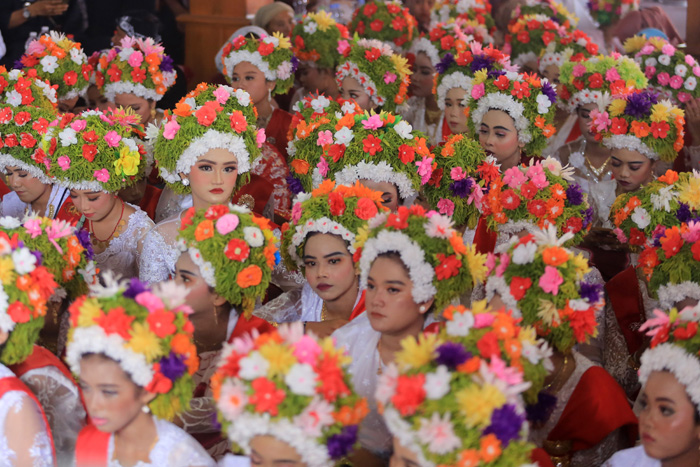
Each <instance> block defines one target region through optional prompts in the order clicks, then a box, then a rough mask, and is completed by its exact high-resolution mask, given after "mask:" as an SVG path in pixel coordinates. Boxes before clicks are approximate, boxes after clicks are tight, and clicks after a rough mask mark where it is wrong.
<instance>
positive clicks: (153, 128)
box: [146, 123, 160, 142]
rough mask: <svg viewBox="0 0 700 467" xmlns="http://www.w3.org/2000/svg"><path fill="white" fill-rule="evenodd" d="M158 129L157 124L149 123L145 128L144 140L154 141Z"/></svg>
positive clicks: (156, 137)
mask: <svg viewBox="0 0 700 467" xmlns="http://www.w3.org/2000/svg"><path fill="white" fill-rule="evenodd" d="M159 129H160V127H158V126H157V125H155V124H153V123H149V124H148V127H147V128H146V140H147V141H153V142H155V140H157V139H158V132H159V131H158V130H159Z"/></svg>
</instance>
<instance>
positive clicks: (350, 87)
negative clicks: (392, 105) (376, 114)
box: [340, 76, 377, 110]
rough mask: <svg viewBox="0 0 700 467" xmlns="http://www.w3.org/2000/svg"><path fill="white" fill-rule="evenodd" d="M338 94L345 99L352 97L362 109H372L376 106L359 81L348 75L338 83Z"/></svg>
mask: <svg viewBox="0 0 700 467" xmlns="http://www.w3.org/2000/svg"><path fill="white" fill-rule="evenodd" d="M340 95H341V97H342V98H343V99H346V100H347V99H354V100H355V102H357V105H359V106H360V107H361V108H362V110H372V109H374V108H376V107H377V106H376V105H374V102H372V99H371V98H370V97H369V94H367V91H365V88H363V87H362V86H361V85H360V82H359V81H357V80H356V79H355V78H351V77H350V76H348V77H346V78H344V79H343V81H342V82H341V83H340Z"/></svg>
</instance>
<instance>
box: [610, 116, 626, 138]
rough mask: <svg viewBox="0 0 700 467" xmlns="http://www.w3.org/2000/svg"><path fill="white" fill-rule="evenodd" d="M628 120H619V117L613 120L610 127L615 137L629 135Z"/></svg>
mask: <svg viewBox="0 0 700 467" xmlns="http://www.w3.org/2000/svg"><path fill="white" fill-rule="evenodd" d="M627 128H628V126H627V120H625V119H624V118H619V117H613V119H612V125H611V127H610V131H611V132H612V134H614V135H624V134H625V133H627Z"/></svg>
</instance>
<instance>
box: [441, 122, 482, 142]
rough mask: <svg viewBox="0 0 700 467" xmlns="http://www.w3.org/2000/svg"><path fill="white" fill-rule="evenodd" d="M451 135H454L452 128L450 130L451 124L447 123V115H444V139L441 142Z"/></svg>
mask: <svg viewBox="0 0 700 467" xmlns="http://www.w3.org/2000/svg"><path fill="white" fill-rule="evenodd" d="M450 136H452V130H450V125H448V124H447V116H444V117H443V119H442V141H440V143H444V142H445V141H447V140H448V139H449V138H450ZM477 141H478V140H477Z"/></svg>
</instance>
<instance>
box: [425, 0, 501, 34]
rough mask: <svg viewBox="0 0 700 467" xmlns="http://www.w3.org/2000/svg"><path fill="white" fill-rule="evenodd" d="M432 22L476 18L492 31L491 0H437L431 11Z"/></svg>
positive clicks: (493, 25)
mask: <svg viewBox="0 0 700 467" xmlns="http://www.w3.org/2000/svg"><path fill="white" fill-rule="evenodd" d="M430 16H431V22H432V23H450V22H452V21H453V20H457V19H468V20H476V21H478V22H479V24H482V25H484V26H486V28H488V30H489V32H490V33H493V32H494V27H495V26H496V24H495V22H494V20H493V17H492V16H491V2H488V1H486V0H437V1H436V2H435V5H434V6H433V11H432V13H431V15H430Z"/></svg>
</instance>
